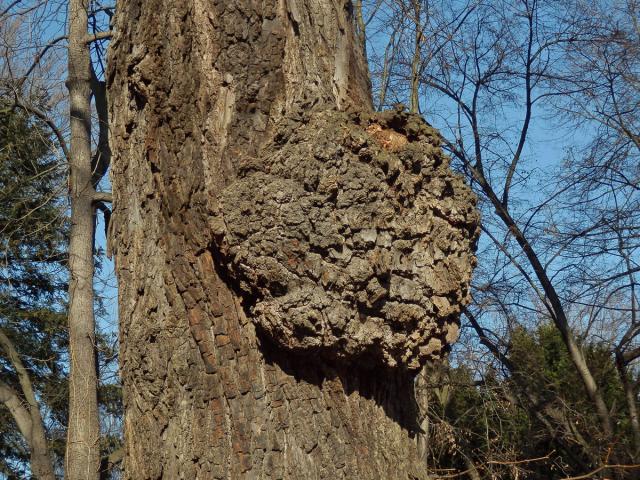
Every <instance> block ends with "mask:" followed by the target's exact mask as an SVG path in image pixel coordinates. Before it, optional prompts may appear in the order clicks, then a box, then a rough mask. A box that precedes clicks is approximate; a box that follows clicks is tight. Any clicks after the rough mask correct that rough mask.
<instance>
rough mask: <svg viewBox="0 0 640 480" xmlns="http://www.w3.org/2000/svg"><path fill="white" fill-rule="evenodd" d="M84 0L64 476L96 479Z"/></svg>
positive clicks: (72, 158)
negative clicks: (67, 418) (67, 421)
mask: <svg viewBox="0 0 640 480" xmlns="http://www.w3.org/2000/svg"><path fill="white" fill-rule="evenodd" d="M88 4H89V2H88V0H71V1H70V2H69V54H68V72H69V76H68V79H67V88H68V90H69V105H70V124H71V142H70V148H69V170H70V178H69V190H70V191H69V193H70V199H71V232H70V239H69V274H70V282H69V320H68V321H69V350H70V363H71V369H70V374H69V424H68V430H67V446H66V453H65V477H66V478H67V479H69V480H90V479H96V480H97V479H98V476H99V468H100V448H99V447H100V445H99V440H100V431H99V424H98V399H97V387H98V379H97V370H96V356H95V348H94V345H95V317H94V312H93V302H94V297H93V295H94V293H93V274H94V263H93V248H94V214H95V212H94V205H93V196H94V193H95V190H94V183H93V181H92V177H93V176H94V175H93V174H94V172H93V168H92V166H93V165H92V154H91V66H90V55H89V45H88V43H87V42H86V38H87V22H88V17H87V11H88V6H89V5H88Z"/></svg>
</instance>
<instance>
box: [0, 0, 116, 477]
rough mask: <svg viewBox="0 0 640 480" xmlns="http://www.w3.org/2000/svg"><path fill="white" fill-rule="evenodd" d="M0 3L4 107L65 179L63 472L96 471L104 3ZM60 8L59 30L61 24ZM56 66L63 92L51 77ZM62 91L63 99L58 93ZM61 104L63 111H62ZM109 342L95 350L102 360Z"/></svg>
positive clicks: (104, 198)
mask: <svg viewBox="0 0 640 480" xmlns="http://www.w3.org/2000/svg"><path fill="white" fill-rule="evenodd" d="M5 3H6V4H4V5H3V6H2V9H1V10H0V17H1V18H2V22H3V23H2V26H3V30H2V33H3V36H2V39H3V50H4V52H3V53H4V55H3V61H2V72H3V78H2V87H3V92H4V93H5V94H6V95H7V98H11V100H12V104H13V107H15V108H19V109H22V110H23V111H25V112H27V113H28V115H30V116H33V117H35V118H37V119H39V120H40V122H41V123H42V124H43V125H46V126H47V127H48V128H49V129H50V131H51V134H52V138H54V139H55V146H56V148H57V149H59V153H60V154H61V156H62V157H63V158H64V159H65V160H66V162H67V167H68V171H69V181H68V182H66V183H67V185H68V187H69V206H70V210H71V213H70V221H69V224H68V226H69V228H68V240H69V242H68V255H67V256H66V257H65V258H66V259H67V262H68V263H67V266H68V268H69V270H68V272H69V281H68V282H66V284H67V286H68V288H69V298H68V302H67V308H66V312H65V313H66V317H67V320H68V323H69V329H68V330H67V332H66V338H68V347H69V350H68V352H67V356H66V360H67V361H69V363H70V369H69V372H68V381H69V382H70V384H71V388H69V389H68V392H69V395H70V404H69V410H68V428H67V435H68V440H67V442H66V443H65V445H66V448H67V449H68V452H67V454H66V465H65V469H64V470H65V476H66V477H67V478H83V479H85V478H98V475H99V472H100V457H101V451H100V450H101V444H100V432H99V430H100V429H99V412H98V393H97V392H98V387H99V380H98V377H99V372H98V363H97V362H98V361H99V360H98V359H99V358H100V356H101V355H100V354H99V352H97V351H96V347H97V346H99V345H101V344H103V339H102V338H101V337H100V336H99V335H96V331H95V318H94V301H95V296H94V285H93V283H94V249H95V246H94V242H95V225H96V215H95V212H96V209H101V210H102V211H104V212H106V215H105V217H106V216H108V213H109V210H108V208H107V207H106V205H105V204H104V202H108V201H109V195H108V194H105V193H98V192H97V191H96V188H97V187H98V184H99V182H100V180H101V178H102V177H103V175H104V174H105V172H106V170H107V168H108V163H109V150H108V142H107V118H106V97H105V92H104V82H103V81H102V80H101V79H100V78H99V77H100V75H101V73H102V72H101V70H100V65H101V63H100V62H101V60H100V52H101V45H100V43H99V42H100V41H101V40H103V39H106V38H108V36H109V34H108V32H107V33H105V32H101V31H99V28H100V27H102V26H104V23H105V22H103V19H105V18H107V17H108V16H109V15H111V13H112V12H111V9H110V8H109V7H108V6H105V5H103V4H102V3H101V2H97V1H95V2H94V1H71V2H55V1H34V2H29V3H28V4H25V2H5ZM67 7H68V8H67ZM67 13H68V15H69V16H68V19H69V30H68V31H67V30H66V25H65V23H64V21H65V18H66V15H67ZM107 20H108V18H107ZM96 42H98V43H96ZM91 52H94V53H95V54H96V55H95V57H92V53H91ZM64 60H67V61H66V62H65V61H64ZM94 60H95V62H96V65H95V66H94ZM65 63H66V66H64V64H65ZM56 70H57V72H56ZM56 73H58V75H57V76H56ZM60 73H62V75H60ZM65 73H68V78H67V81H66V82H65V85H66V88H67V90H68V94H69V96H68V97H66V96H65V93H64V90H63V86H62V85H61V83H60V80H59V79H60V78H64V77H65V76H66V75H65ZM42 91H45V92H47V94H48V96H47V97H46V98H41V97H39V96H37V95H34V94H33V93H34V92H42ZM67 98H68V99H69V102H66V101H65V99H67ZM65 106H66V108H67V112H68V113H67V114H66V115H65V114H63V113H62V111H63V109H64V108H65ZM94 109H95V113H96V124H97V125H98V129H97V130H98V132H99V135H98V137H97V139H95V142H94V141H93V139H92V135H91V124H92V121H93V120H92V111H93V110H94ZM67 127H68V129H67ZM110 350H111V349H106V351H105V353H106V356H107V357H111V360H112V359H113V355H112V353H111V351H110ZM103 390H104V389H103ZM111 397H113V396H111ZM111 400H113V398H111ZM88 472H91V473H88Z"/></svg>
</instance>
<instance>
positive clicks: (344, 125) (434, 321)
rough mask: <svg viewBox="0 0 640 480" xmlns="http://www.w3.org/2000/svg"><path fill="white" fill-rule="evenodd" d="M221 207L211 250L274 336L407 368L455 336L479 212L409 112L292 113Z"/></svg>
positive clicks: (321, 351)
mask: <svg viewBox="0 0 640 480" xmlns="http://www.w3.org/2000/svg"><path fill="white" fill-rule="evenodd" d="M220 205H221V216H220V220H221V221H220V223H219V224H218V225H217V226H216V227H214V229H215V230H216V231H215V232H214V233H215V235H214V237H215V239H216V240H215V242H216V245H215V248H216V250H218V251H219V252H221V253H222V256H223V259H224V262H225V265H226V268H227V269H228V272H229V275H230V277H231V279H232V280H233V281H234V283H235V284H236V285H237V287H238V288H239V290H240V291H241V293H242V294H243V297H244V300H245V305H246V307H247V308H248V309H249V311H250V317H251V318H252V319H253V321H254V323H255V324H256V326H257V327H258V329H259V330H260V331H262V332H263V333H264V334H266V335H267V336H268V337H269V338H270V339H271V340H272V341H274V342H275V343H276V344H277V345H279V346H281V347H284V348H286V349H288V350H291V351H296V352H298V353H308V354H318V355H321V356H323V357H325V358H329V359H331V358H335V359H337V360H339V361H342V362H354V363H357V364H358V365H359V366H365V367H376V366H380V365H383V366H386V367H394V368H395V367H398V368H403V369H408V370H416V369H418V368H420V367H421V366H422V365H424V363H425V362H426V361H427V360H430V359H437V358H440V357H441V356H442V355H443V354H444V352H445V351H446V350H447V349H448V347H449V346H450V345H451V344H452V343H453V342H454V341H455V340H456V339H457V337H458V330H459V328H458V322H459V316H460V312H461V309H462V308H463V306H464V305H465V304H466V303H467V300H468V288H469V282H470V279H471V273H472V270H473V267H474V265H475V257H474V254H473V251H474V248H475V243H476V240H477V236H478V231H479V230H478V225H479V217H478V213H477V210H476V208H475V205H476V201H475V196H474V195H473V193H472V192H471V190H470V188H469V187H468V186H466V185H465V184H464V182H463V180H462V178H461V177H460V176H459V175H456V174H454V173H453V172H452V171H451V169H450V167H449V159H448V157H447V156H445V155H444V154H443V152H442V150H441V148H440V136H439V134H438V132H437V131H436V130H434V129H433V128H431V127H430V126H428V125H427V124H426V123H424V121H423V120H422V119H421V118H420V117H419V116H417V115H412V114H409V113H406V112H403V111H401V110H394V111H389V112H384V113H343V112H339V111H336V110H328V111H325V112H322V113H315V114H314V115H312V116H306V115H304V114H299V115H298V117H297V118H296V117H295V116H293V117H291V116H290V117H289V118H288V119H287V122H286V123H285V124H283V125H280V126H278V127H277V128H276V134H275V135H274V140H273V141H272V142H270V143H269V144H267V145H266V146H265V148H264V149H262V151H261V152H260V153H259V155H258V158H250V159H245V161H244V163H243V165H241V167H240V173H239V176H238V178H237V179H236V180H235V181H234V182H232V183H231V184H229V185H228V186H227V187H226V188H225V189H224V191H223V192H222V195H221V202H220Z"/></svg>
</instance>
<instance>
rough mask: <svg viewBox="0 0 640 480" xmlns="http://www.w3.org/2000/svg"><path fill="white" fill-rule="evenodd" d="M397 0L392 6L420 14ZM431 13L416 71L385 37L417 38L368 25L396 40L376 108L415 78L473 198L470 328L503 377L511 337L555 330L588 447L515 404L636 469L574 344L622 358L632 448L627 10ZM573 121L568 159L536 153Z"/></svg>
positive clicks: (556, 415)
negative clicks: (576, 382)
mask: <svg viewBox="0 0 640 480" xmlns="http://www.w3.org/2000/svg"><path fill="white" fill-rule="evenodd" d="M394 3H395V4H398V5H400V6H399V7H397V8H398V11H402V10H401V9H404V11H407V12H408V11H412V9H413V8H414V7H415V5H414V3H415V2H412V1H406V2H403V1H399V2H394ZM428 3H429V5H428V6H429V11H430V13H431V16H430V18H432V19H440V21H438V22H437V23H434V22H431V21H429V20H428V19H423V20H422V25H423V27H422V30H420V31H422V33H423V36H424V37H425V38H427V39H429V40H428V41H426V43H425V44H424V45H423V51H422V52H421V55H420V57H421V59H422V61H421V62H422V63H421V65H420V67H419V68H418V69H416V68H415V65H416V62H415V58H414V56H413V55H414V53H415V52H416V49H415V47H414V46H412V45H410V44H405V45H403V44H402V43H401V42H400V43H398V42H397V41H396V40H395V39H397V38H401V37H402V38H409V34H410V33H411V32H416V31H419V29H416V28H415V27H413V26H408V27H407V26H405V25H404V24H402V23H389V22H385V18H384V17H382V18H381V20H380V21H379V22H378V23H375V22H374V25H375V26H376V28H378V29H380V30H381V31H384V30H385V28H386V29H387V30H386V31H387V32H388V38H389V39H390V43H389V44H390V45H398V46H397V47H396V48H395V50H393V49H392V51H394V52H395V53H394V56H393V61H392V62H384V68H383V69H382V72H383V75H382V76H381V80H380V82H379V83H376V85H379V88H380V91H381V92H382V93H381V97H382V98H385V99H386V98H389V97H392V98H395V99H400V100H401V99H408V100H410V99H411V98H413V96H415V92H416V88H415V73H416V71H417V70H419V71H420V86H419V90H421V92H422V96H421V100H420V103H421V105H422V106H423V108H422V109H421V111H423V112H425V113H426V114H427V116H428V118H429V119H430V120H431V121H432V123H434V124H436V125H438V126H439V127H440V128H441V129H442V132H443V135H444V138H445V145H446V148H447V150H448V151H449V152H450V153H451V155H452V156H453V157H454V161H455V162H456V163H457V165H458V167H459V168H460V170H461V171H464V172H465V173H466V174H467V175H468V177H469V178H470V180H471V181H472V183H473V185H474V186H475V187H476V189H477V191H478V192H479V193H480V196H481V207H482V209H483V212H484V217H483V232H484V234H485V235H484V239H483V241H481V243H480V251H479V258H480V268H479V269H478V271H477V274H476V280H475V281H474V293H473V295H474V305H473V306H472V307H471V308H470V309H469V310H468V313H469V315H467V317H468V320H469V326H470V327H471V328H472V329H473V330H474V331H475V333H476V335H477V338H478V339H479V340H480V342H482V343H483V344H484V345H485V346H486V347H487V348H488V349H489V351H490V352H491V353H492V354H493V357H494V358H495V360H496V361H497V362H498V364H500V365H502V367H503V368H504V369H505V371H506V372H508V373H507V374H508V375H512V374H513V372H514V371H517V367H518V366H517V365H516V366H514V365H512V364H511V363H510V362H509V357H508V352H509V338H510V335H511V334H512V332H513V331H514V329H516V328H518V327H519V326H520V325H527V326H529V327H530V326H531V325H532V324H535V323H536V322H539V321H541V319H542V321H544V319H549V320H550V321H551V322H553V324H554V325H555V328H556V329H557V331H558V332H559V333H560V335H561V337H562V339H563V343H564V345H565V348H566V350H567V352H568V354H569V356H570V359H571V362H572V364H573V368H574V369H575V372H576V373H577V374H578V375H579V379H580V381H581V383H582V386H583V388H584V389H585V393H586V395H587V398H588V399H589V403H590V405H591V408H593V411H594V412H595V413H596V414H597V418H598V421H599V424H598V425H599V433H598V432H593V433H594V434H595V436H596V437H598V438H597V439H588V440H587V441H585V439H584V436H583V435H582V434H581V433H580V431H578V430H577V429H576V427H575V424H572V422H571V421H568V419H570V418H571V417H572V415H573V413H572V412H569V411H567V410H566V409H564V407H563V408H560V409H557V408H556V407H557V405H556V406H553V405H551V404H549V403H545V402H542V401H541V398H540V397H539V395H538V393H539V392H532V391H531V389H529V388H528V387H527V385H526V378H525V377H523V378H522V381H521V382H520V386H519V389H520V393H521V395H520V397H521V398H520V399H518V401H521V402H523V403H524V404H525V405H528V408H529V410H530V411H531V412H532V415H535V417H536V418H538V420H539V421H540V422H541V423H542V424H543V425H546V426H547V427H546V428H547V429H548V431H549V435H550V436H551V437H552V438H564V439H565V440H566V441H567V442H570V443H572V444H577V445H582V447H583V451H584V454H585V455H586V457H587V458H589V459H590V460H589V461H590V462H592V463H593V464H598V462H606V459H607V456H608V453H607V452H613V453H612V455H613V457H616V456H619V457H618V460H620V459H623V460H627V461H629V462H635V461H636V458H637V457H636V455H637V453H634V452H633V451H629V450H628V449H627V448H626V441H625V440H621V438H624V437H625V435H626V433H625V431H623V430H622V428H623V427H619V426H617V425H619V422H618V421H617V420H616V419H617V418H618V415H619V414H620V413H621V408H623V407H621V406H620V405H616V404H611V403H610V404H607V402H606V401H605V397H604V393H603V391H602V389H601V385H599V384H598V382H597V381H596V377H595V376H594V367H596V368H597V366H595V365H592V364H591V365H590V364H589V360H588V358H586V356H585V355H586V353H585V348H584V347H583V346H584V345H586V344H587V343H588V344H596V343H597V344H602V345H606V348H608V351H609V352H610V357H611V358H613V357H614V356H615V358H617V365H618V370H619V375H620V379H621V382H623V384H624V385H625V389H626V398H627V400H626V403H627V405H626V411H627V413H626V415H628V416H629V418H630V419H631V423H632V426H633V431H634V437H635V438H636V440H635V443H636V447H635V448H634V450H636V451H637V438H638V434H637V427H636V425H637V384H635V380H633V379H634V378H637V371H635V370H634V367H633V360H634V358H635V354H636V353H637V352H638V350H637V343H636V342H637V340H636V335H637V333H638V329H637V322H636V318H637V313H636V312H637V292H636V290H637V287H636V286H635V285H636V280H635V278H634V275H635V274H636V273H637V271H638V256H637V255H638V251H637V225H638V222H637V220H638V218H637V211H638V204H637V201H638V197H637V193H638V189H637V185H638V178H639V177H638V167H637V165H638V162H637V159H638V157H637V131H638V124H637V112H638V104H637V102H638V98H640V97H639V95H638V89H637V88H638V82H637V59H638V54H637V51H638V50H637V49H638V45H639V44H638V36H637V32H638V30H637V23H638V22H637V4H636V3H635V2H633V1H628V2H625V1H620V2H588V3H587V2H580V1H576V2H554V1H536V0H522V1H520V0H518V1H502V0H497V1H482V2H477V3H475V4H463V3H460V2H428ZM612 3H613V4H612ZM425 8H426V7H425ZM414 18H418V17H417V16H415V15H414ZM458 19H459V21H456V20H458ZM438 27H441V28H438ZM399 29H400V30H399ZM402 29H404V30H402ZM381 50H382V49H381ZM385 51H386V52H388V51H389V49H387V50H385ZM384 56H385V58H387V57H388V55H387V54H385V55H384ZM412 60H413V61H412ZM418 63H420V62H418ZM413 103H414V101H413V100H412V104H413ZM547 125H554V127H555V128H556V131H555V132H556V133H554V132H553V131H551V130H550V129H548V130H544V129H545V127H546V126H547ZM576 127H577V128H578V129H579V130H577V131H579V132H580V133H581V134H582V136H581V137H579V138H574V139H572V141H573V143H569V145H570V146H571V147H572V148H571V149H570V150H568V152H567V155H566V156H565V159H566V161H565V162H562V161H561V160H562V158H561V157H562V156H564V154H563V153H562V152H557V151H556V152H553V150H552V148H546V149H545V148H541V146H543V145H545V144H546V145H549V146H552V145H554V142H556V143H559V142H557V139H556V138H555V137H557V135H558V133H557V132H562V133H563V134H565V135H567V137H569V135H570V134H571V132H572V131H576V130H573V129H575V128H576ZM545 135H546V136H547V137H550V138H545ZM589 139H592V140H589ZM564 141H565V144H566V143H567V141H566V140H564ZM538 152H540V153H538ZM552 155H555V158H554V157H552ZM534 156H536V157H537V158H536V157H534ZM612 318H615V319H616V320H615V322H616V323H615V329H614V331H613V332H612V328H611V325H612ZM607 324H609V326H610V328H609V334H607V333H606V328H604V327H605V325H607ZM634 372H635V373H634ZM558 400H559V399H558ZM574 423H575V422H574ZM558 429H559V431H560V432H562V434H561V435H560V436H559V437H558V436H557V433H555V432H557V430H558ZM594 440H595V441H594ZM596 444H598V445H599V447H598V445H596ZM582 467H585V468H584V469H583V470H585V469H588V467H589V465H582ZM621 471H622V470H621ZM620 474H621V473H620Z"/></svg>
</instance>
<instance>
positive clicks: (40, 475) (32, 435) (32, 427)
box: [0, 331, 56, 480]
mask: <svg viewBox="0 0 640 480" xmlns="http://www.w3.org/2000/svg"><path fill="white" fill-rule="evenodd" d="M0 348H1V349H2V350H4V351H5V353H6V354H7V356H8V357H9V361H10V362H11V364H12V365H13V367H14V368H15V370H16V373H17V374H18V380H19V382H20V388H21V389H22V394H23V395H24V399H25V400H26V402H23V401H22V399H21V398H20V396H19V395H18V394H17V392H15V391H14V390H13V389H12V388H11V387H10V386H9V385H7V384H5V383H4V382H2V381H1V380H0V403H4V404H5V406H6V407H7V408H8V410H9V412H10V413H11V415H12V416H13V418H14V420H15V422H16V425H17V426H18V429H19V430H20V433H21V434H22V436H23V438H24V439H25V441H26V442H27V444H28V445H29V451H30V457H31V458H30V466H31V471H32V472H33V475H34V476H35V478H36V479H38V480H55V478H56V477H55V474H54V472H53V462H52V459H51V453H50V450H49V445H48V442H47V436H46V433H45V429H44V425H43V423H42V412H41V411H40V405H39V404H38V400H37V398H36V395H35V392H34V390H33V385H32V383H31V378H30V377H29V371H28V370H27V369H26V368H25V366H24V363H22V360H21V358H20V355H19V354H18V351H17V350H16V349H15V347H14V345H13V343H12V342H11V340H10V339H9V337H7V336H6V335H5V334H4V332H2V331H0Z"/></svg>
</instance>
